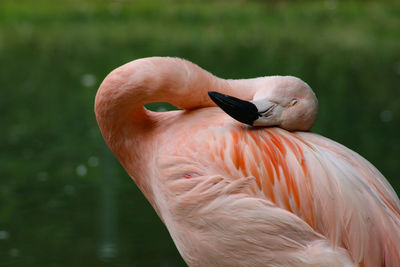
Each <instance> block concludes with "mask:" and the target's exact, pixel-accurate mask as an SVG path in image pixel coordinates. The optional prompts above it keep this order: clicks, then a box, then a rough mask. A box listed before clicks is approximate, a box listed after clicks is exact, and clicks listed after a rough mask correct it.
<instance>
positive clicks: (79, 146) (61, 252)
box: [0, 0, 400, 266]
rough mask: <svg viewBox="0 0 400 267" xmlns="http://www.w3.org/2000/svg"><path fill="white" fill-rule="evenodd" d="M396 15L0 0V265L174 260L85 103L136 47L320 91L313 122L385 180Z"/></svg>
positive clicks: (373, 7) (394, 124)
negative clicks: (286, 78) (288, 79)
mask: <svg viewBox="0 0 400 267" xmlns="http://www.w3.org/2000/svg"><path fill="white" fill-rule="evenodd" d="M399 14H400V3H399V2H398V1H386V2H384V3H381V2H378V1H376V2H375V1H365V2H359V1H346V2H339V1H333V0H332V1H321V2H314V1H306V2H301V1H293V2H292V1H278V2H272V1H266V2H264V1H239V0H235V1H222V0H220V1H211V0H208V1H172V0H170V1H163V0H156V1H145V0H141V1H105V0H89V1H77V0H67V1H62V2H61V1H50V0H36V1H28V0H19V1H15V0H2V1H1V2H0V86H1V88H0V114H1V117H0V123H1V125H2V130H1V131H0V177H1V182H0V257H1V258H2V263H3V264H5V265H6V266H101V265H102V264H103V265H105V266H159V265H168V266H181V265H183V261H182V260H181V259H180V257H179V255H178V253H177V252H176V249H175V247H174V245H173V243H172V241H171V240H170V238H169V236H168V233H167V231H166V229H165V228H164V227H163V226H162V223H161V222H160V221H159V219H158V218H157V216H156V214H155V213H154V211H153V210H152V208H151V207H150V205H149V204H148V203H147V202H146V200H145V199H144V197H143V196H142V195H141V193H140V192H139V191H138V189H137V188H136V187H135V186H134V184H133V183H132V182H131V181H130V179H129V177H127V175H126V174H125V172H124V171H123V170H122V168H121V167H120V166H119V165H118V163H116V161H115V160H113V158H112V156H111V155H110V153H109V152H108V150H107V148H106V147H105V145H104V142H103V141H102V138H101V136H100V133H99V130H98V128H97V124H96V121H95V117H94V113H93V101H94V96H95V94H96V90H97V87H98V85H99V84H100V82H101V80H102V79H103V78H104V77H105V76H106V75H107V74H108V73H109V72H110V71H111V70H112V69H114V68H116V67H117V66H119V65H122V64H123V63H126V62H128V61H131V60H133V59H137V58H141V57H147V56H155V55H158V56H177V57H183V58H186V59H189V60H191V61H193V62H195V63H197V64H199V65H200V66H202V67H204V68H205V69H207V70H209V71H211V72H212V73H214V74H216V75H218V76H221V77H224V78H247V77H255V76H263V75H273V74H281V75H294V76H298V77H300V78H302V79H303V80H305V81H306V82H308V83H309V84H310V85H311V87H312V88H313V89H314V91H315V92H316V94H317V96H318V98H319V102H320V114H319V119H318V121H317V124H316V126H315V127H314V129H313V130H314V131H315V132H317V133H320V134H322V135H325V136H327V137H329V138H331V139H334V140H336V141H338V142H340V143H342V144H344V145H346V146H348V147H350V148H351V149H353V150H355V151H357V152H358V153H360V154H361V155H363V156H364V157H365V158H367V159H368V160H369V161H371V162H372V163H373V164H374V165H375V166H376V167H377V168H378V169H379V170H380V171H381V172H382V173H383V174H384V175H385V176H386V177H387V178H388V179H389V180H390V182H391V184H392V185H393V187H394V188H395V189H396V190H397V191H398V190H399V189H400V181H399V180H398V179H397V174H398V173H399V171H400V165H399V156H398V155H399V152H400V142H399V135H398V132H399V130H400V129H399V122H400V94H399V84H400V16H399ZM152 108H155V109H157V108H159V105H158V104H156V105H153V106H152ZM99 251H100V252H99ZM101 251H102V252H101ZM0 265H1V264H0Z"/></svg>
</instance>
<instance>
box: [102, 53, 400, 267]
mask: <svg viewBox="0 0 400 267" xmlns="http://www.w3.org/2000/svg"><path fill="white" fill-rule="evenodd" d="M150 102H169V103H171V104H173V105H175V106H177V107H179V108H181V109H182V110H177V111H168V112H152V111H149V110H147V109H146V108H145V107H144V104H146V103H150ZM214 102H215V103H214ZM217 105H218V106H219V107H218V106H217ZM224 111H225V112H226V113H228V114H229V115H230V116H232V117H233V118H234V119H233V118H231V117H230V116H228V115H227V114H226V113H225V112H224ZM95 113H96V119H97V122H98V125H99V128H100V130H101V132H102V135H103V137H104V139H105V141H106V143H107V144H108V146H109V147H110V148H111V150H112V151H113V153H114V154H115V156H116V157H117V158H118V160H119V161H120V163H121V164H122V166H123V167H124V168H125V170H126V171H127V173H128V174H129V176H130V177H131V178H132V179H133V180H134V182H135V183H136V184H137V186H138V187H139V188H140V190H141V191H142V193H143V194H144V195H145V197H146V198H147V199H148V201H149V202H150V203H151V205H152V206H153V208H154V210H155V211H156V212H157V214H158V216H159V217H160V219H161V220H162V221H163V223H164V224H165V225H166V227H167V229H168V231H169V233H170V235H171V237H172V239H173V241H174V243H175V245H176V247H177V249H178V250H179V252H180V254H181V255H182V257H183V259H184V260H185V262H186V263H187V264H188V265H189V266H366V267H368V266H374V267H375V266H400V202H399V199H398V197H397V195H396V193H395V192H394V190H393V189H392V187H391V186H390V184H389V183H388V182H387V180H386V179H385V178H384V177H383V176H382V174H381V173H380V172H379V171H378V170H377V169H376V168H375V167H374V166H373V165H371V164H370V163H369V162H368V161H367V160H365V159H364V158H362V157H361V156H360V155H358V154H357V153H355V152H353V151H351V150H350V149H348V148H346V147H344V146H342V145H340V144H338V143H336V142H334V141H332V140H330V139H328V138H325V137H323V136H320V135H318V134H315V133H312V132H307V130H309V129H310V128H311V126H312V125H313V123H314V121H315V119H316V115H317V101H316V98H315V95H314V93H313V92H312V90H311V89H310V87H309V86H308V85H307V84H306V83H304V82H303V81H301V80H300V79H298V78H295V77H290V76H272V77H261V78H255V79H243V80H225V79H222V78H218V77H216V76H214V75H212V74H211V73H209V72H207V71H206V70H204V69H202V68H200V67H199V66H197V65H195V64H193V63H191V62H189V61H186V60H183V59H179V58H167V57H166V58H164V57H151V58H143V59H138V60H134V61H132V62H129V63H127V64H125V65H123V66H121V67H119V68H117V69H115V70H114V71H112V72H111V73H110V74H109V75H108V76H107V77H106V78H105V79H104V81H103V82H102V84H101V85H100V88H99V90H98V92H97V95H96V99H95ZM246 124H248V125H246ZM255 126H258V127H255ZM259 126H270V127H259Z"/></svg>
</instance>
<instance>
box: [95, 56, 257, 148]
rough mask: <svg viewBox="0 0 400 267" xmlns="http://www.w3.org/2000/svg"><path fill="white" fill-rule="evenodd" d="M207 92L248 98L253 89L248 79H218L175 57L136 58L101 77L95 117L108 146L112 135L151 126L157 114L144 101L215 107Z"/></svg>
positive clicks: (187, 106) (185, 106)
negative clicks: (146, 107) (103, 77)
mask: <svg viewBox="0 0 400 267" xmlns="http://www.w3.org/2000/svg"><path fill="white" fill-rule="evenodd" d="M245 86H246V87H245ZM208 91H217V92H221V93H225V94H231V95H234V96H236V97H240V98H242V99H248V100H250V99H252V97H253V95H254V91H255V88H249V80H246V82H244V80H242V81H241V80H224V79H220V78H218V77H216V76H214V75H212V74H211V73H209V72H207V71H205V70H204V69H202V68H200V67H199V66H197V65H195V64H193V63H191V62H189V61H186V60H182V59H178V58H162V57H152V58H144V59H139V60H135V61H132V62H130V63H127V64H125V65H123V66H121V67H119V68H117V69H115V70H114V71H113V72H111V73H110V74H109V75H108V76H107V77H106V78H105V79H104V81H103V83H102V84H101V86H100V88H99V90H98V92H97V95H96V100H95V112H96V119H97V121H98V124H99V127H100V129H101V132H102V134H103V136H104V138H105V140H106V141H107V143H109V145H111V143H113V140H115V139H116V136H115V135H121V134H123V133H124V132H126V131H127V130H129V132H130V134H132V132H131V131H132V130H139V129H143V128H146V129H148V127H152V126H154V123H156V122H157V121H156V119H155V118H156V116H153V115H152V114H151V112H149V111H147V110H146V109H145V108H144V106H143V105H144V104H147V103H150V102H169V103H171V104H172V105H175V106H177V107H179V108H182V109H196V108H201V107H211V106H215V104H214V103H213V102H212V101H211V100H210V99H209V97H208V94H207V92H208ZM115 141H116V140H115Z"/></svg>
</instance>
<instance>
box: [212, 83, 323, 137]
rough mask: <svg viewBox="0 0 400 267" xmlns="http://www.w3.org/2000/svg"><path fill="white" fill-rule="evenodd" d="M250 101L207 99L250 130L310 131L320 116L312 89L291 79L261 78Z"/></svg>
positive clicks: (214, 94)
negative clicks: (264, 128) (256, 128)
mask: <svg viewBox="0 0 400 267" xmlns="http://www.w3.org/2000/svg"><path fill="white" fill-rule="evenodd" d="M254 86H256V90H255V94H254V97H253V99H252V100H251V101H246V100H242V99H239V98H236V97H233V96H229V95H225V94H221V93H217V92H209V93H208V95H209V96H210V98H211V99H212V100H213V101H214V103H215V104H217V105H218V106H219V107H220V108H221V109H222V110H224V111H225V112H226V113H227V114H228V115H230V116H231V117H232V118H234V119H236V120H238V121H240V122H242V123H246V124H248V125H251V126H279V127H281V128H284V129H286V130H289V131H296V130H299V131H308V130H310V129H311V127H312V126H313V124H314V122H315V120H316V118H317V114H318V101H317V98H316V96H315V94H314V92H313V91H312V89H311V88H310V87H309V86H308V85H307V84H306V83H305V82H303V81H302V80H300V79H298V78H296V77H292V76H272V77H263V78H258V79H256V80H255V82H254Z"/></svg>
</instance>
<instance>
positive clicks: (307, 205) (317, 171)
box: [212, 128, 400, 266]
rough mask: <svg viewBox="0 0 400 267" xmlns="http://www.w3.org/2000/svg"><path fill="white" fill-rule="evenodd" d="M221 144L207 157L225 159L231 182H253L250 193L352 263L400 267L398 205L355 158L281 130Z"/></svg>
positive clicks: (235, 133) (315, 138)
mask: <svg viewBox="0 0 400 267" xmlns="http://www.w3.org/2000/svg"><path fill="white" fill-rule="evenodd" d="M220 138H223V139H225V140H224V141H223V142H222V141H221V142H220V141H219V140H216V141H215V142H216V143H223V144H224V145H223V146H215V147H214V149H217V150H218V151H212V153H215V152H217V154H218V155H222V156H221V158H222V161H224V163H226V164H227V166H231V167H228V168H227V169H228V170H227V172H229V173H230V174H231V175H232V177H247V176H253V177H255V179H256V187H255V188H253V191H260V192H261V193H262V194H263V195H264V197H265V198H266V199H267V200H269V201H271V202H272V203H275V204H276V205H277V206H278V207H280V208H283V209H285V210H287V211H290V212H292V213H294V214H296V215H297V216H298V217H300V218H301V219H303V220H304V221H305V222H307V223H308V224H309V225H310V226H311V227H312V228H314V229H315V230H316V231H317V232H319V233H320V234H323V235H324V236H325V237H327V238H328V239H329V240H330V241H331V243H332V245H333V246H340V247H344V248H346V249H348V250H349V251H350V254H351V256H352V258H353V260H354V262H356V263H358V264H360V265H364V266H382V265H383V263H385V264H386V266H400V252H399V251H400V215H399V214H400V202H399V199H398V197H397V195H396V193H395V192H394V190H393V189H392V187H391V186H390V185H389V183H388V182H387V181H386V179H385V178H384V177H383V176H382V174H380V172H379V171H378V170H377V169H376V168H374V167H373V166H372V165H371V164H370V163H369V162H368V161H367V160H365V159H364V158H362V157H361V156H360V155H358V154H357V153H355V152H353V151H351V150H350V149H348V148H346V147H344V146H342V145H340V144H338V143H336V142H334V141H332V140H330V139H327V138H324V137H322V136H319V135H317V134H313V133H303V132H302V133H290V132H287V131H285V130H282V129H279V128H267V129H258V130H254V129H250V128H247V129H246V128H243V129H240V130H238V128H232V130H231V138H226V137H224V136H222V135H221V137H220ZM217 139H218V137H217ZM226 152H228V154H227V153H226ZM232 167H233V168H232Z"/></svg>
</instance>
